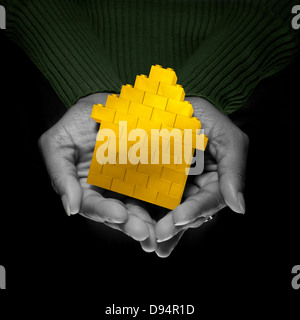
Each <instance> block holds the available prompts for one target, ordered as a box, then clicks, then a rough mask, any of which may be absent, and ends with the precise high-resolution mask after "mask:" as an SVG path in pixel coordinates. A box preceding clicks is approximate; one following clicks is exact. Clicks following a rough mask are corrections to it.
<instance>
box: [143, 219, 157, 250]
mask: <svg viewBox="0 0 300 320" xmlns="http://www.w3.org/2000/svg"><path fill="white" fill-rule="evenodd" d="M147 226H148V229H149V234H150V235H149V237H148V238H147V239H146V240H144V241H141V242H140V243H141V247H142V249H143V250H144V251H146V252H153V251H155V250H156V249H157V242H156V237H155V230H154V225H153V224H151V223H149V222H147Z"/></svg>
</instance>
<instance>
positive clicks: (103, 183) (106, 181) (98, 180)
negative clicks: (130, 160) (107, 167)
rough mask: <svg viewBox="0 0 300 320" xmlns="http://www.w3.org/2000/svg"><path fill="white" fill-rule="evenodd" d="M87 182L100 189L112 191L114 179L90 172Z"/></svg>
mask: <svg viewBox="0 0 300 320" xmlns="http://www.w3.org/2000/svg"><path fill="white" fill-rule="evenodd" d="M86 182H87V183H89V184H92V185H94V186H97V187H100V188H104V189H110V186H111V182H112V177H110V176H106V175H103V174H95V173H94V172H91V171H90V172H89V174H88V177H87V181H86Z"/></svg>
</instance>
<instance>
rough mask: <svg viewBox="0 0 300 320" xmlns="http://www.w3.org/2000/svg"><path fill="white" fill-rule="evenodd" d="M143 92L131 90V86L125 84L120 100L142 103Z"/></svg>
mask: <svg viewBox="0 0 300 320" xmlns="http://www.w3.org/2000/svg"><path fill="white" fill-rule="evenodd" d="M144 94H145V91H143V90H140V89H137V88H133V86H132V85H130V84H126V86H122V89H121V93H120V98H124V99H129V100H130V101H133V102H137V103H142V102H143V99H144Z"/></svg>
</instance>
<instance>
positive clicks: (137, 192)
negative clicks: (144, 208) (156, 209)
mask: <svg viewBox="0 0 300 320" xmlns="http://www.w3.org/2000/svg"><path fill="white" fill-rule="evenodd" d="M156 196H157V191H156V190H153V189H149V188H143V187H140V186H135V187H134V191H133V197H134V198H137V199H140V200H143V201H147V202H150V203H154V202H155V200H156Z"/></svg>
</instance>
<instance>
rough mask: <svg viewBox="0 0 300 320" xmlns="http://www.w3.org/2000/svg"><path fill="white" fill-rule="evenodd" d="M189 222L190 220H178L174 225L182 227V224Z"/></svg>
mask: <svg viewBox="0 0 300 320" xmlns="http://www.w3.org/2000/svg"><path fill="white" fill-rule="evenodd" d="M189 223H190V221H177V222H175V223H174V226H175V227H181V226H184V225H186V224H189Z"/></svg>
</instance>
